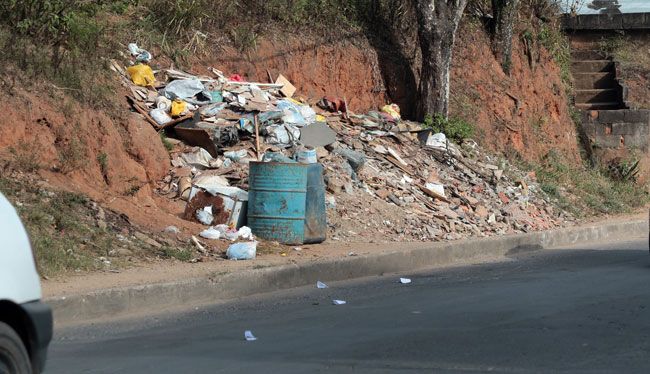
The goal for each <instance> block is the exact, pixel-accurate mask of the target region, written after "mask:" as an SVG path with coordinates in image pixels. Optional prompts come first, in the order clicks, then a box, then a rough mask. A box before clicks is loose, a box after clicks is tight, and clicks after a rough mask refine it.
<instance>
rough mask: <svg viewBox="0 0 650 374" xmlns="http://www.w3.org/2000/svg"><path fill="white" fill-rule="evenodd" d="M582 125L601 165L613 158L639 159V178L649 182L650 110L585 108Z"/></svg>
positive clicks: (646, 182) (645, 182)
mask: <svg viewBox="0 0 650 374" xmlns="http://www.w3.org/2000/svg"><path fill="white" fill-rule="evenodd" d="M582 129H583V131H584V134H585V135H586V137H587V139H588V141H589V143H590V145H591V150H592V153H593V156H595V158H596V160H597V161H598V162H599V163H600V164H601V165H602V166H606V165H607V164H608V163H609V162H610V161H612V160H614V159H623V160H625V159H637V160H639V161H640V164H639V166H640V175H639V182H640V183H642V184H648V182H649V181H650V148H649V143H650V110H632V109H622V110H600V111H598V110H592V111H585V112H583V117H582ZM649 187H650V185H649Z"/></svg>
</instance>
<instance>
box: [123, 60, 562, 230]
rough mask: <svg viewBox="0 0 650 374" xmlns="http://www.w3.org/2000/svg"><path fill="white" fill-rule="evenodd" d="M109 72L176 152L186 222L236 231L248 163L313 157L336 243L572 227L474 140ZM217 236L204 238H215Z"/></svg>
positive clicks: (187, 79) (169, 182)
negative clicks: (452, 138) (174, 143)
mask: <svg viewBox="0 0 650 374" xmlns="http://www.w3.org/2000/svg"><path fill="white" fill-rule="evenodd" d="M142 53H143V52H142V51H140V52H139V55H141V54H142ZM112 65H113V70H115V71H116V72H118V73H120V74H122V75H123V77H124V82H125V85H127V86H128V88H129V89H130V90H131V92H132V93H133V96H132V97H131V98H130V101H131V105H132V106H133V108H134V109H135V110H136V111H138V112H139V113H141V114H142V115H143V117H144V118H145V119H146V120H147V121H149V122H150V123H151V124H152V126H154V127H155V128H156V129H157V130H159V131H164V132H165V133H166V134H167V136H169V137H170V138H175V139H178V140H180V141H181V142H177V143H178V145H177V146H175V147H174V151H173V152H172V154H171V156H172V167H171V169H170V172H169V174H168V175H167V176H166V177H165V178H164V179H163V180H161V181H160V182H159V183H158V186H157V189H156V192H157V193H158V194H160V195H164V196H167V197H169V198H170V199H182V200H185V201H188V203H187V204H188V209H186V212H185V218H186V219H189V220H193V221H196V222H198V221H199V220H201V221H202V222H203V223H204V224H205V225H207V226H214V225H219V224H226V225H229V226H230V227H231V228H232V229H238V228H239V227H240V226H241V225H242V223H244V222H245V219H244V217H242V215H245V211H246V208H245V206H242V204H243V205H245V201H246V195H247V194H246V191H247V190H248V163H249V162H251V161H257V160H264V161H280V162H295V161H294V160H295V159H300V157H301V156H304V154H305V153H308V154H309V156H310V157H314V158H315V160H317V162H319V163H321V164H322V165H323V166H324V170H325V172H324V180H325V185H326V188H327V196H326V204H327V215H328V225H329V226H328V227H329V233H328V234H329V235H328V236H329V239H330V240H334V241H336V240H340V241H350V242H354V241H366V242H368V241H369V242H390V241H440V240H456V239H461V238H467V237H472V236H493V235H504V234H513V233H522V232H530V231H536V230H543V229H549V228H553V227H559V226H565V225H568V224H571V222H572V221H574V219H573V217H571V216H570V215H569V214H568V213H566V212H564V211H561V210H559V209H557V208H556V207H555V206H554V205H553V204H552V203H551V201H550V200H549V198H548V197H547V196H546V195H545V194H544V193H543V192H542V191H541V189H540V187H539V185H538V184H537V183H536V179H535V175H534V173H525V172H522V171H519V170H517V169H516V168H515V167H514V166H513V165H510V164H508V163H507V162H506V161H504V160H502V159H500V158H498V157H494V156H492V155H490V154H488V153H486V152H484V151H482V150H481V148H480V146H479V145H478V144H477V143H476V142H474V141H472V140H470V139H466V140H465V141H463V142H462V144H454V143H452V142H450V141H448V140H447V139H446V137H445V136H444V134H433V133H431V131H430V130H427V129H426V128H424V127H423V125H422V124H420V123H415V122H411V121H407V120H403V119H401V117H400V115H399V107H397V106H396V105H394V104H393V105H386V106H384V107H383V108H381V110H379V111H370V112H369V113H366V114H358V113H353V112H351V111H349V110H348V108H347V103H346V101H345V99H340V98H331V97H326V98H322V99H320V100H319V101H318V102H317V103H313V104H314V105H310V103H309V102H308V101H307V100H300V99H298V98H293V96H294V95H296V92H299V90H298V91H296V87H294V86H293V84H291V82H289V80H288V79H287V78H286V77H284V76H280V77H278V78H277V79H276V80H275V81H273V82H272V83H254V82H245V81H243V80H242V78H241V77H240V76H238V75H233V76H230V77H226V75H225V74H224V73H222V72H220V71H219V70H217V69H214V68H208V69H207V70H206V72H207V73H208V74H206V75H205V76H202V75H195V74H190V73H187V72H183V71H180V70H177V69H166V70H160V71H157V72H156V82H158V83H154V84H153V85H149V86H147V87H142V86H138V85H136V84H135V83H134V82H135V79H134V78H131V79H129V78H130V77H129V76H128V74H127V73H125V69H124V68H122V67H121V66H120V65H119V64H118V63H117V62H113V63H112ZM269 78H271V77H269ZM161 82H162V83H161ZM294 84H295V82H294ZM174 106H176V108H177V109H176V111H175V112H174V113H172V111H173V110H172V109H174ZM155 111H158V112H160V111H162V112H163V113H158V114H165V115H164V116H162V115H156V116H154V114H156V113H155ZM160 118H162V121H160V120H159V119H160ZM233 210H237V213H236V214H235V216H234V217H233ZM197 213H200V214H199V216H200V218H197ZM208 221H209V222H208ZM196 234H197V235H198V233H196ZM210 234H211V231H210V230H207V232H206V233H205V234H204V235H202V236H203V237H204V238H206V237H208V238H210V237H212V238H214V237H219V235H216V234H215V235H212V236H211V235H210ZM253 234H254V233H253ZM222 237H223V236H222Z"/></svg>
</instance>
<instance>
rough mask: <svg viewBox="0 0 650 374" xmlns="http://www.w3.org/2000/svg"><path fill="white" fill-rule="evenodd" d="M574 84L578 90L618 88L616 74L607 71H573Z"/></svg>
mask: <svg viewBox="0 0 650 374" xmlns="http://www.w3.org/2000/svg"><path fill="white" fill-rule="evenodd" d="M573 78H574V81H575V82H574V86H575V88H576V89H578V90H589V89H598V88H600V89H603V88H618V82H616V75H615V74H614V73H613V72H607V73H575V74H573Z"/></svg>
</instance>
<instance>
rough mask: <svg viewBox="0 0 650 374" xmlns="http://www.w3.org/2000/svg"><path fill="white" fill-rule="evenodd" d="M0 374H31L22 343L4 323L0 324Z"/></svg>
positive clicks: (27, 357) (27, 356)
mask: <svg viewBox="0 0 650 374" xmlns="http://www.w3.org/2000/svg"><path fill="white" fill-rule="evenodd" d="M0 374H32V368H31V363H30V361H29V355H28V354H27V350H26V349H25V346H24V345H23V341H22V340H21V339H20V337H19V336H18V334H16V332H15V331H14V330H13V329H12V328H11V327H10V326H9V325H7V324H6V323H4V322H0Z"/></svg>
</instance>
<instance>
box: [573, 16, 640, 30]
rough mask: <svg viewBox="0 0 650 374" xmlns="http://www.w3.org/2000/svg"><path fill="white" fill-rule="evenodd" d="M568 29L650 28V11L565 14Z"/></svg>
mask: <svg viewBox="0 0 650 374" xmlns="http://www.w3.org/2000/svg"><path fill="white" fill-rule="evenodd" d="M562 26H563V27H564V28H565V29H567V30H643V29H650V13H626V14H613V15H610V14H583V15H579V16H573V17H572V16H570V15H568V14H565V15H564V18H563V19H562Z"/></svg>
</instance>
